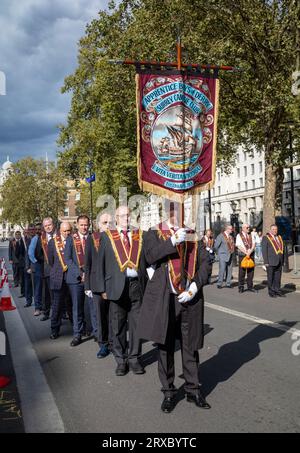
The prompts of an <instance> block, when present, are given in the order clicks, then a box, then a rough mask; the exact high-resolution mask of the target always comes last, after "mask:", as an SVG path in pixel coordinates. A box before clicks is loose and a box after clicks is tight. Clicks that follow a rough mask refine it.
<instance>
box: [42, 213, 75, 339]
mask: <svg viewBox="0 0 300 453" xmlns="http://www.w3.org/2000/svg"><path fill="white" fill-rule="evenodd" d="M71 233H72V226H71V224H70V223H69V222H62V223H61V225H60V231H59V232H58V233H56V235H55V237H54V238H52V239H50V241H49V244H48V263H49V266H50V290H51V292H52V298H53V301H52V313H51V335H50V339H51V340H56V339H57V338H58V336H59V330H60V326H61V319H62V315H63V312H64V307H65V300H66V298H67V293H68V286H67V283H66V272H67V269H68V266H67V264H66V260H65V246H66V241H67V238H68V237H69V236H70V235H71Z"/></svg>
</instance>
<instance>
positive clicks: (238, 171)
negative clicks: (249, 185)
mask: <svg viewBox="0 0 300 453" xmlns="http://www.w3.org/2000/svg"><path fill="white" fill-rule="evenodd" d="M240 176H241V170H240V169H239V168H238V169H237V177H238V178H240Z"/></svg>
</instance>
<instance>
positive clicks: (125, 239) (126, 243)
mask: <svg viewBox="0 0 300 453" xmlns="http://www.w3.org/2000/svg"><path fill="white" fill-rule="evenodd" d="M122 233H123V244H124V247H125V250H126V252H127V255H128V256H129V253H130V242H129V237H128V233H127V231H126V230H123V231H122Z"/></svg>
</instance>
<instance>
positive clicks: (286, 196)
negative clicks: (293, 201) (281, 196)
mask: <svg viewBox="0 0 300 453" xmlns="http://www.w3.org/2000/svg"><path fill="white" fill-rule="evenodd" d="M289 197H290V192H289V191H288V190H287V191H286V192H285V198H289Z"/></svg>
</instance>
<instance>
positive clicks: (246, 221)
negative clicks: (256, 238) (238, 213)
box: [245, 212, 248, 223]
mask: <svg viewBox="0 0 300 453" xmlns="http://www.w3.org/2000/svg"><path fill="white" fill-rule="evenodd" d="M245 223H248V213H247V212H245Z"/></svg>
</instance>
